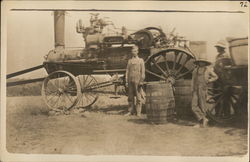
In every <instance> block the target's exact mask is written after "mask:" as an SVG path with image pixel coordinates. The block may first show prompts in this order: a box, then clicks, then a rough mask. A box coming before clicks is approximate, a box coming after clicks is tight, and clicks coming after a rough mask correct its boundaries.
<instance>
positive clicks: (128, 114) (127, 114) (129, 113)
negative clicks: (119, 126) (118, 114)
mask: <svg viewBox="0 0 250 162" xmlns="http://www.w3.org/2000/svg"><path fill="white" fill-rule="evenodd" d="M130 115H132V113H131V112H128V113H126V114H124V116H130Z"/></svg>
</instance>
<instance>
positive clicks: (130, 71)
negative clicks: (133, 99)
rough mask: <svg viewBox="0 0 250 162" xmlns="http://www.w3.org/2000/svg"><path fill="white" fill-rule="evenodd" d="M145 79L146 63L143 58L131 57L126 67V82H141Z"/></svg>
mask: <svg viewBox="0 0 250 162" xmlns="http://www.w3.org/2000/svg"><path fill="white" fill-rule="evenodd" d="M144 79H145V65H144V61H143V59H141V58H139V57H133V58H131V59H129V61H128V64H127V69H126V82H127V83H128V82H134V83H140V82H143V81H144Z"/></svg>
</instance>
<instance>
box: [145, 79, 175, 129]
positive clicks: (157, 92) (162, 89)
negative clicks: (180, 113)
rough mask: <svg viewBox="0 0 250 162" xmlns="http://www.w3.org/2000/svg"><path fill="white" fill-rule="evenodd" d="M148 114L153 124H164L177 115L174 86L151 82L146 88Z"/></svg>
mask: <svg viewBox="0 0 250 162" xmlns="http://www.w3.org/2000/svg"><path fill="white" fill-rule="evenodd" d="M146 113H147V118H148V120H150V121H151V122H152V123H155V124H163V123H166V122H167V119H168V118H170V117H171V116H173V114H174V113H175V100H174V95H173V89H172V86H171V85H170V84H168V83H165V82H150V83H148V84H147V86H146Z"/></svg>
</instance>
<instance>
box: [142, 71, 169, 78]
mask: <svg viewBox="0 0 250 162" xmlns="http://www.w3.org/2000/svg"><path fill="white" fill-rule="evenodd" d="M145 71H146V72H147V73H149V74H152V75H154V76H156V77H158V78H160V79H163V80H165V79H166V78H164V77H162V76H160V75H158V74H156V73H154V72H151V71H149V70H147V69H146V70H145Z"/></svg>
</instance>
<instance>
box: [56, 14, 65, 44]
mask: <svg viewBox="0 0 250 162" xmlns="http://www.w3.org/2000/svg"><path fill="white" fill-rule="evenodd" d="M64 26H65V11H54V33H55V48H58V47H61V48H64V46H65V44H64Z"/></svg>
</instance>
